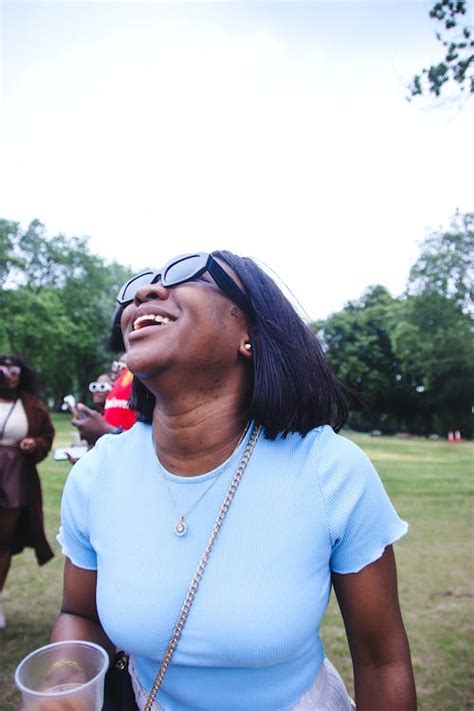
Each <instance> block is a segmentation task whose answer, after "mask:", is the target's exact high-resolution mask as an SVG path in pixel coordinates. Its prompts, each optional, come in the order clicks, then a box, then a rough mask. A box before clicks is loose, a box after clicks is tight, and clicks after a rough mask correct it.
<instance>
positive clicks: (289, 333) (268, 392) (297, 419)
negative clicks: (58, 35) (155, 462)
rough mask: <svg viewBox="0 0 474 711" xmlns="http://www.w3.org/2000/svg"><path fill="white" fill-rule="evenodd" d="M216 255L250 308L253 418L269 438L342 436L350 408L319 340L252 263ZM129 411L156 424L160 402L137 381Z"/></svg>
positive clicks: (269, 280) (243, 259)
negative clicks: (330, 432) (329, 430)
mask: <svg viewBox="0 0 474 711" xmlns="http://www.w3.org/2000/svg"><path fill="white" fill-rule="evenodd" d="M212 256H213V257H217V258H219V259H222V260H224V261H225V262H226V263H227V264H228V265H229V266H230V267H231V268H232V269H233V270H234V272H235V273H236V274H237V276H238V277H239V279H240V281H241V283H242V285H243V287H244V291H245V292H246V294H247V296H248V298H249V300H250V303H251V310H250V312H249V313H248V314H247V319H248V326H249V339H250V343H251V345H252V355H253V358H252V363H253V383H252V385H251V392H250V401H249V418H250V419H253V420H255V423H256V424H257V425H262V427H263V429H264V433H265V437H266V438H267V439H275V437H276V436H277V435H278V434H281V435H283V436H285V435H287V434H289V433H290V432H298V433H299V434H300V435H302V436H304V435H306V434H307V433H308V432H309V431H310V430H312V429H313V428H315V427H318V426H319V425H323V424H330V425H332V427H333V429H334V430H335V431H336V432H337V431H338V430H339V429H340V428H341V427H342V426H343V425H344V423H345V422H346V420H347V403H346V400H345V397H344V394H343V390H342V386H341V384H340V383H339V382H338V381H337V379H336V378H335V376H334V374H333V373H332V371H331V369H330V367H329V365H328V363H327V362H326V360H325V358H324V355H323V351H322V349H321V346H320V345H319V343H318V341H317V339H316V336H315V335H314V334H313V333H312V331H311V330H310V329H309V327H308V326H307V325H306V324H305V323H304V321H303V320H302V318H301V317H300V316H299V314H298V313H297V312H296V310H295V309H294V307H293V306H292V305H291V303H290V302H289V301H288V299H287V298H286V296H285V295H284V294H283V292H282V291H281V289H280V288H279V287H278V286H277V285H276V283H275V282H274V281H273V279H271V277H269V276H268V275H267V274H266V273H265V272H264V271H263V270H262V269H261V268H260V267H259V266H258V265H257V264H256V263H255V262H254V261H253V259H250V258H249V257H239V256H237V255H236V254H233V253H232V252H227V251H217V252H212ZM130 406H131V407H132V408H134V409H135V410H136V411H137V414H138V420H139V421H141V422H147V423H150V422H151V421H152V417H153V409H154V406H155V397H154V395H152V393H151V392H150V391H149V390H148V389H147V388H146V387H145V385H143V383H142V382H140V380H138V378H134V379H133V390H132V397H131V401H130Z"/></svg>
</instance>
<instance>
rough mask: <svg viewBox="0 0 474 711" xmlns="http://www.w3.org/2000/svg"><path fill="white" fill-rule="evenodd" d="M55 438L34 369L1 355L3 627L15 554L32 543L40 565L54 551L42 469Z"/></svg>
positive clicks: (0, 564) (0, 582) (0, 586)
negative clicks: (39, 467) (47, 525)
mask: <svg viewBox="0 0 474 711" xmlns="http://www.w3.org/2000/svg"><path fill="white" fill-rule="evenodd" d="M53 437H54V429H53V425H52V424H51V420H50V418H49V415H48V411H47V409H46V407H45V406H44V405H43V404H42V403H41V402H40V401H39V400H38V398H37V383H36V376H35V374H34V372H33V371H32V370H31V368H30V367H29V366H28V365H27V364H26V362H25V360H24V359H23V358H21V357H19V356H15V355H0V628H3V627H5V625H6V622H5V616H4V613H3V609H2V602H1V593H2V590H3V587H4V585H5V580H6V578H7V575H8V571H9V569H10V563H11V558H12V555H13V554H15V553H20V552H21V551H22V550H23V548H25V546H29V547H32V548H34V550H35V554H36V558H37V560H38V563H39V565H43V564H44V563H47V562H48V560H50V559H51V558H52V557H53V555H54V554H53V551H52V550H51V547H50V545H49V543H48V541H47V540H46V535H45V532H44V525H43V509H42V494H41V484H40V480H39V476H38V472H37V469H36V464H37V463H38V462H40V461H41V460H42V459H44V458H45V457H46V456H47V454H48V452H49V450H50V449H51V446H52V443H53Z"/></svg>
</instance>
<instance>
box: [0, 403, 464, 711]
mask: <svg viewBox="0 0 474 711" xmlns="http://www.w3.org/2000/svg"><path fill="white" fill-rule="evenodd" d="M55 425H56V429H57V436H56V443H55V444H56V446H64V445H68V444H70V443H71V437H72V433H73V428H72V427H71V426H70V425H69V419H68V417H66V416H61V415H59V416H57V417H55ZM348 436H350V438H351V439H353V440H354V441H355V442H357V443H358V444H359V445H360V446H361V447H362V448H363V449H364V450H365V451H366V452H367V454H368V455H369V456H370V457H371V459H372V460H373V462H374V464H375V466H376V467H377V469H378V471H379V473H380V475H381V477H382V479H383V481H384V483H385V486H386V488H387V490H388V492H389V494H390V496H391V498H392V500H393V502H394V504H395V506H396V508H397V510H398V511H399V513H400V515H401V516H402V518H404V519H406V520H407V521H408V522H409V523H410V532H409V534H408V535H407V536H406V537H405V538H404V539H403V540H402V541H400V543H398V544H397V545H396V555H397V563H398V570H399V587H400V597H401V603H402V609H403V613H404V618H405V622H406V626H407V630H408V635H409V638H410V644H411V649H412V655H413V662H414V668H415V675H416V683H417V689H418V698H419V708H420V709H422V710H424V711H473V710H474V674H473V667H474V644H473V641H472V640H473V628H474V614H473V613H474V574H473V573H474V545H473V544H474V534H473V518H474V516H473V505H472V494H473V454H474V444H472V443H466V442H463V443H462V444H448V443H446V442H444V441H438V442H432V441H427V440H423V439H409V440H402V439H395V438H388V437H377V438H371V437H369V436H368V435H359V434H357V435H356V434H352V433H350V434H348ZM69 468H70V466H69V464H68V463H66V462H55V461H53V459H52V457H51V456H49V457H48V459H47V460H46V461H45V462H43V463H42V464H41V465H40V473H41V478H42V484H43V494H44V513H45V519H46V525H47V531H48V538H49V540H50V543H51V544H52V545H53V548H54V550H55V552H56V553H57V555H56V557H55V558H54V559H53V560H52V561H51V562H50V563H48V564H47V565H46V566H44V567H42V568H38V567H37V565H36V562H35V558H34V555H33V553H32V552H31V551H26V552H25V553H23V554H22V555H20V556H15V558H14V560H13V564H12V570H11V572H10V576H9V578H8V581H7V586H6V591H5V593H6V594H5V604H4V607H5V611H6V615H7V620H8V627H7V629H6V630H5V631H3V632H1V631H0V709H2V710H5V711H7V710H8V709H14V708H15V704H16V703H17V702H18V695H17V694H16V692H15V689H14V685H13V682H12V675H13V671H14V668H15V666H16V664H17V663H18V662H19V661H20V660H21V659H22V658H23V657H24V656H25V654H27V653H28V652H30V651H31V650H33V649H34V648H36V647H39V646H41V645H42V644H45V643H47V641H48V638H49V633H50V629H51V625H52V623H53V620H54V618H55V615H56V614H57V611H58V608H59V601H60V596H61V586H62V559H61V554H60V552H59V550H58V546H57V543H56V540H55V535H56V532H57V528H58V521H59V503H60V497H61V491H62V488H63V485H64V481H65V479H66V477H67V474H68V471H69ZM323 638H324V639H325V641H326V649H327V654H328V656H329V657H330V658H331V659H332V661H333V662H334V664H335V665H336V667H338V669H339V670H340V671H341V673H342V675H343V677H344V679H345V680H346V682H347V683H348V686H349V687H351V683H350V679H351V663H350V658H349V652H348V648H347V642H346V638H345V634H344V628H343V626H342V622H341V619H340V615H339V612H338V609H337V605H336V604H335V602H334V600H333V601H332V602H331V605H330V608H329V610H328V613H327V615H326V618H325V622H324V626H323ZM387 711H390V710H387Z"/></svg>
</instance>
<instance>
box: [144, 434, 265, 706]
mask: <svg viewBox="0 0 474 711" xmlns="http://www.w3.org/2000/svg"><path fill="white" fill-rule="evenodd" d="M261 429H262V428H261V427H260V426H258V427H257V426H255V427H254V428H253V430H252V434H251V435H250V439H249V441H248V444H247V446H246V448H245V451H244V453H243V455H242V459H241V460H240V462H239V465H238V467H237V470H236V472H235V474H234V478H233V479H232V481H231V483H230V486H229V488H228V490H227V494H226V495H225V498H224V501H223V503H222V506H221V508H220V510H219V513H218V514H217V518H216V521H215V523H214V528H213V529H212V532H211V535H210V537H209V541H208V542H207V546H206V548H205V550H204V553H203V554H202V557H201V560H200V561H199V563H198V566H197V568H196V572H195V573H194V576H193V579H192V581H191V585H190V586H189V590H188V592H187V595H186V597H185V599H184V602H183V606H182V608H181V612H180V613H179V617H178V621H177V622H176V625H175V627H174V630H173V632H172V634H171V637H170V641H169V642H168V647H167V649H166V652H165V655H164V657H163V660H162V662H161V665H160V668H159V670H158V674H157V675H156V677H155V681H154V682H153V686H152V687H151V691H150V695H149V696H148V699H147V702H146V704H145V709H144V711H152V709H153V702H154V700H155V697H156V695H157V693H158V691H159V689H160V686H161V684H162V681H163V678H164V676H165V674H166V672H167V671H168V667H169V665H170V662H171V659H172V658H173V654H174V653H175V651H176V647H177V646H178V641H179V638H180V637H181V633H182V631H183V627H184V625H185V623H186V620H187V617H188V615H189V610H190V609H191V605H192V604H193V600H194V597H195V595H196V592H197V589H198V587H199V583H200V582H201V578H202V576H203V573H204V570H205V568H206V565H207V561H208V560H209V555H210V553H211V549H212V546H213V545H214V541H215V540H216V538H217V534H218V533H219V531H220V529H221V526H222V524H223V523H224V519H225V517H226V515H227V511H228V510H229V507H230V505H231V503H232V500H233V498H234V495H235V492H236V491H237V489H238V486H239V484H240V482H241V479H242V477H243V475H244V471H245V469H246V467H247V464H248V462H249V459H250V456H251V454H252V452H253V450H254V448H255V445H256V444H257V440H258V436H259V434H260V432H261Z"/></svg>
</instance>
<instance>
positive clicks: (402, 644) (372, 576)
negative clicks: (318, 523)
mask: <svg viewBox="0 0 474 711" xmlns="http://www.w3.org/2000/svg"><path fill="white" fill-rule="evenodd" d="M332 577H333V585H334V590H335V592H336V596H337V600H338V603H339V607H340V609H341V613H342V617H343V619H344V625H345V627H346V632H347V638H348V641H349V647H350V650H351V655H352V664H353V667H354V683H355V695H356V706H357V711H387V709H390V711H415V709H416V692H415V683H414V679H413V671H412V666H411V659H410V650H409V647H408V640H407V636H406V633H405V628H404V626H403V620H402V616H401V612H400V606H399V602H398V592H397V573H396V567H395V557H394V554H393V550H392V546H387V548H386V549H385V552H384V554H383V556H382V557H381V558H379V560H377V561H375V562H374V563H371V564H370V565H368V566H367V567H365V568H363V570H361V571H360V572H359V573H351V574H347V575H341V574H338V573H333V576H332Z"/></svg>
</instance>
